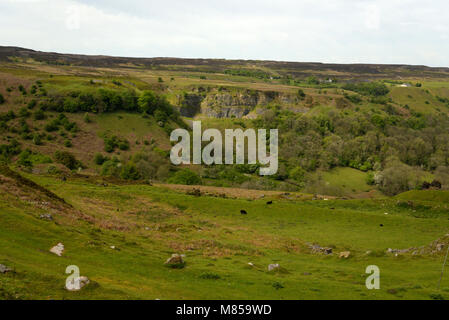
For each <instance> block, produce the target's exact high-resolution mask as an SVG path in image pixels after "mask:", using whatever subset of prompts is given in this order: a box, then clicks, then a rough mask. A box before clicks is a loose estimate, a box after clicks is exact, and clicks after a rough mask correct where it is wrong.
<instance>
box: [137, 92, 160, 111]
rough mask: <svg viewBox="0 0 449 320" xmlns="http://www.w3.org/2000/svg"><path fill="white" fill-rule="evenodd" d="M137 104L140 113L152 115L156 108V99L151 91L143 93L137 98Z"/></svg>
mask: <svg viewBox="0 0 449 320" xmlns="http://www.w3.org/2000/svg"><path fill="white" fill-rule="evenodd" d="M138 104H139V111H140V112H142V113H147V114H153V113H154V111H155V110H156V108H157V97H156V95H155V94H154V92H153V91H149V90H147V91H144V92H143V93H142V95H141V96H140V97H139V100H138Z"/></svg>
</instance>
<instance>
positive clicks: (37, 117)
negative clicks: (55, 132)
mask: <svg viewBox="0 0 449 320" xmlns="http://www.w3.org/2000/svg"><path fill="white" fill-rule="evenodd" d="M44 119H45V113H44V111H43V110H42V109H39V110H37V111H36V112H35V113H34V120H44Z"/></svg>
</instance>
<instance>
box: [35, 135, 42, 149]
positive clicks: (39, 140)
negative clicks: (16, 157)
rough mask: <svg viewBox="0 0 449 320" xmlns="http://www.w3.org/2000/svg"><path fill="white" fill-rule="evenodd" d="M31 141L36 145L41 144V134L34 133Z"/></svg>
mask: <svg viewBox="0 0 449 320" xmlns="http://www.w3.org/2000/svg"><path fill="white" fill-rule="evenodd" d="M33 143H34V144H35V145H37V146H40V145H41V144H42V140H41V136H40V135H38V134H35V135H34V136H33Z"/></svg>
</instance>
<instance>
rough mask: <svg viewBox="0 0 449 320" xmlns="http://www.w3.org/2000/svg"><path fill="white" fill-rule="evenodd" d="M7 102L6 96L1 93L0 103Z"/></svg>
mask: <svg viewBox="0 0 449 320" xmlns="http://www.w3.org/2000/svg"><path fill="white" fill-rule="evenodd" d="M3 103H5V98H4V97H3V95H2V94H1V93H0V104H3Z"/></svg>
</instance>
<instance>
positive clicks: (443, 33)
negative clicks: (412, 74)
mask: <svg viewBox="0 0 449 320" xmlns="http://www.w3.org/2000/svg"><path fill="white" fill-rule="evenodd" d="M0 45H2V46H19V47H24V48H29V49H34V50H40V51H52V52H61V53H79V54H102V55H112V56H126V57H181V58H226V59H255V60H278V61H301V62H328V63H385V64H414V65H427V66H435V67H449V1H447V0H432V1H423V0H419V1H417V0H296V1H290V0H276V1H265V0H257V1H253V0H247V1H245V0H240V1H237V0H226V1H224V0H221V1H215V0H189V1H186V0H158V1H154V0H126V1H124V0H0Z"/></svg>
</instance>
